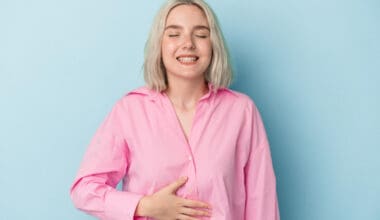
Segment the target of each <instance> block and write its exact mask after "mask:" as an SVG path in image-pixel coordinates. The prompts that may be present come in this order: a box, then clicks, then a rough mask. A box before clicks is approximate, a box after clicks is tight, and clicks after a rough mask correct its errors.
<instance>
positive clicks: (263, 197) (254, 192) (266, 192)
mask: <svg viewBox="0 0 380 220" xmlns="http://www.w3.org/2000/svg"><path fill="white" fill-rule="evenodd" d="M248 112H249V115H250V119H248V121H249V122H250V123H251V124H250V126H249V127H250V128H249V129H248V130H250V138H249V140H250V141H249V142H250V144H249V145H250V146H249V147H250V149H249V156H248V161H247V163H246V165H245V167H244V174H245V187H246V207H245V219H246V220H279V219H280V214H279V208H278V201H277V193H276V177H275V174H274V170H273V165H272V158H271V154H270V149H269V143H268V139H267V136H266V132H265V128H264V125H263V122H262V119H261V117H260V113H259V111H258V109H257V108H256V106H255V104H254V103H253V102H250V104H249V106H248Z"/></svg>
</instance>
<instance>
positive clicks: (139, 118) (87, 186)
mask: <svg viewBox="0 0 380 220" xmlns="http://www.w3.org/2000/svg"><path fill="white" fill-rule="evenodd" d="M208 85H209V89H210V90H209V92H208V93H207V94H205V95H204V96H203V97H202V98H201V99H200V100H199V101H198V103H197V106H196V111H195V116H194V119H193V123H192V127H191V131H190V134H189V138H188V140H187V139H186V137H185V135H184V133H183V131H182V128H181V125H180V123H179V120H178V118H177V116H176V113H175V110H174V108H173V106H172V104H171V102H170V100H169V98H168V97H167V96H166V94H165V93H159V92H155V91H153V90H150V89H148V88H147V87H146V86H144V87H140V88H138V89H136V90H133V91H131V92H129V93H128V94H126V95H125V96H123V97H122V98H120V99H119V100H118V101H117V103H116V104H115V105H114V107H113V109H112V111H111V112H110V113H109V114H108V115H107V117H106V119H105V120H104V122H103V123H102V124H101V126H100V127H99V129H98V130H97V131H96V133H95V135H94V137H93V139H92V141H91V142H90V144H89V146H88V149H87V152H86V154H85V156H84V159H83V161H82V164H81V166H80V169H79V172H78V174H77V177H76V179H75V181H74V183H73V185H72V187H71V197H72V200H73V202H74V204H75V206H76V207H77V208H79V209H80V210H83V211H85V212H87V213H88V214H91V215H93V216H96V217H98V218H100V219H115V220H117V219H120V220H133V219H140V220H142V219H149V218H145V217H136V216H134V213H135V210H136V207H137V204H138V202H139V200H140V199H141V198H142V197H143V196H144V195H150V194H153V193H154V192H157V191H158V190H160V189H161V188H162V187H164V186H166V185H168V184H170V183H172V182H173V181H175V180H176V179H177V178H179V177H181V176H187V177H188V181H187V182H186V184H185V185H184V186H182V187H181V188H180V189H179V190H178V191H177V195H178V196H180V197H183V198H187V199H193V200H200V201H204V202H207V203H209V204H211V206H212V216H211V217H209V218H206V217H203V218H201V219H212V220H278V219H279V211H278V204H277V195H276V179H275V175H274V172H273V167H272V160H271V155H270V149H269V145H268V140H267V136H266V133H265V128H264V125H263V123H262V120H261V118H260V114H259V112H258V110H257V108H256V106H255V104H254V103H253V101H252V100H251V99H250V98H249V97H248V96H247V95H244V94H242V93H239V92H237V91H233V90H231V89H219V90H218V91H217V92H216V93H214V92H212V88H213V86H212V84H210V83H209V84H208ZM120 180H123V182H122V183H123V185H122V191H118V190H116V189H115V187H116V185H117V184H118V183H119V181H120Z"/></svg>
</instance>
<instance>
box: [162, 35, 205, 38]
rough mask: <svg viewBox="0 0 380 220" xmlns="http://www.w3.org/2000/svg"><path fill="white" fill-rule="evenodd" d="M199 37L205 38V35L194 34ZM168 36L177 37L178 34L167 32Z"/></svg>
mask: <svg viewBox="0 0 380 220" xmlns="http://www.w3.org/2000/svg"><path fill="white" fill-rule="evenodd" d="M195 36H196V37H199V38H207V35H195ZM168 37H179V34H169V35H168Z"/></svg>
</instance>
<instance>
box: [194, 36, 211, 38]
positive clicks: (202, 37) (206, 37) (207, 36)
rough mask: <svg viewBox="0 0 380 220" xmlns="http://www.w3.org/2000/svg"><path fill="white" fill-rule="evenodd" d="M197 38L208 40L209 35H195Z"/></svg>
mask: <svg viewBox="0 0 380 220" xmlns="http://www.w3.org/2000/svg"><path fill="white" fill-rule="evenodd" d="M195 36H196V37H199V38H207V37H208V36H207V35H195Z"/></svg>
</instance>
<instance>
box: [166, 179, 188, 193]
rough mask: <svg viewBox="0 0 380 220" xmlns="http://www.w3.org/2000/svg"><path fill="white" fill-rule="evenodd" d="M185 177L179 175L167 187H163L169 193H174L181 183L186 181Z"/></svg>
mask: <svg viewBox="0 0 380 220" xmlns="http://www.w3.org/2000/svg"><path fill="white" fill-rule="evenodd" d="M187 179H188V178H187V177H181V178H179V179H177V180H176V181H174V182H173V183H171V184H169V185H168V186H167V187H165V189H166V190H169V192H171V193H175V192H177V190H178V189H179V188H181V186H182V185H184V184H185V183H186V182H187Z"/></svg>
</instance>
